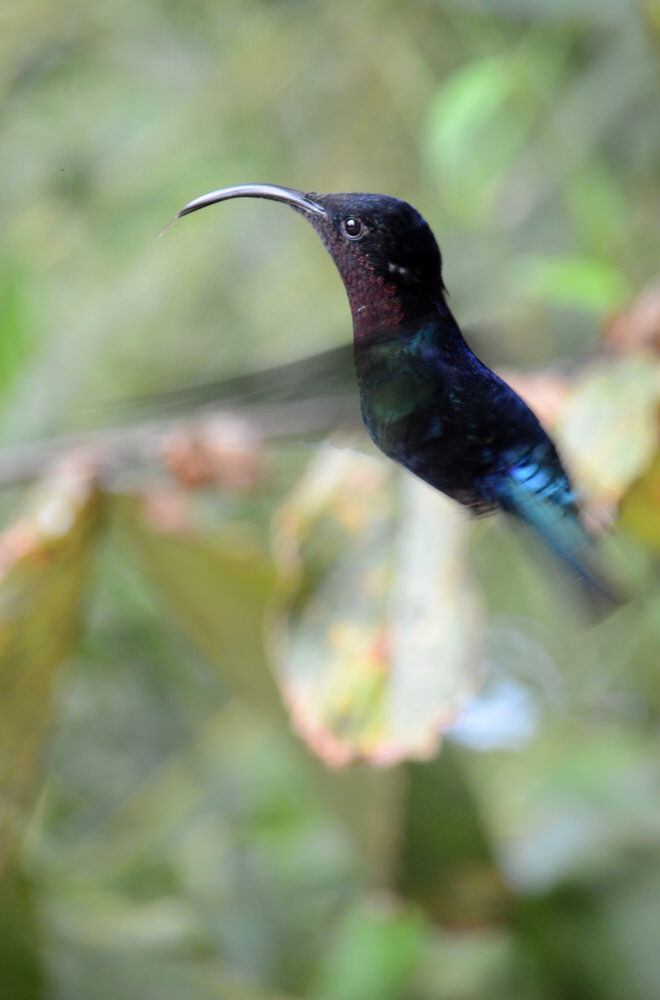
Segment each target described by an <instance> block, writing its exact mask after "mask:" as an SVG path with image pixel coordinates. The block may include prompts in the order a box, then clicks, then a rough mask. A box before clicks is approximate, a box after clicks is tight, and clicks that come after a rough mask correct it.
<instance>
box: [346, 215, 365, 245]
mask: <svg viewBox="0 0 660 1000" xmlns="http://www.w3.org/2000/svg"><path fill="white" fill-rule="evenodd" d="M341 228H342V229H343V231H344V233H345V235H346V236H348V238H349V240H357V239H358V237H359V236H360V235H361V233H362V223H361V222H360V220H359V219H355V218H354V217H353V216H352V215H351V216H349V217H348V219H344V221H343V222H342V224H341Z"/></svg>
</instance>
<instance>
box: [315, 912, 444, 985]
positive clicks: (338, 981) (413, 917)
mask: <svg viewBox="0 0 660 1000" xmlns="http://www.w3.org/2000/svg"><path fill="white" fill-rule="evenodd" d="M426 935H427V931H426V927H425V923H424V920H423V918H422V917H421V915H420V914H419V913H418V912H416V911H415V910H411V909H404V910H397V909H394V908H392V907H389V908H388V907H387V906H384V905H381V906H369V905H366V906H361V907H360V908H358V909H355V910H352V911H349V912H348V913H347V914H346V916H345V917H344V919H343V921H342V923H341V925H340V927H339V929H338V932H337V936H336V938H335V941H334V942H333V944H332V945H331V947H330V948H329V950H328V953H327V954H326V956H325V959H324V962H323V965H322V968H321V970H320V972H319V975H318V982H317V984H316V986H315V988H313V990H312V994H311V995H312V997H313V998H314V1000H337V998H339V997H341V1000H399V998H400V997H402V996H405V995H407V987H408V986H409V984H410V982H411V979H412V976H413V973H414V970H415V967H416V965H417V963H418V961H419V959H420V957H421V954H422V949H423V946H424V942H425V939H426Z"/></svg>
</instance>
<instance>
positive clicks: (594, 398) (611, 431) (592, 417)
mask: <svg viewBox="0 0 660 1000" xmlns="http://www.w3.org/2000/svg"><path fill="white" fill-rule="evenodd" d="M659 403H660V360H658V359H657V358H654V357H652V356H651V355H632V356H630V357H627V358H623V359H617V360H615V361H609V362H607V363H606V364H602V365H599V366H598V367H595V368H593V369H591V370H590V371H589V372H588V373H587V374H586V376H585V377H584V378H583V379H582V380H581V381H580V382H578V384H577V386H576V387H575V389H574V390H573V392H572V393H571V394H570V396H569V398H568V401H567V402H566V404H565V405H564V407H563V408H562V410H561V414H560V417H559V419H558V421H557V423H556V425H555V433H556V436H557V442H558V444H559V446H560V448H561V452H562V455H563V456H564V458H565V459H566V461H567V462H568V463H569V465H570V467H571V468H572V469H573V470H574V471H575V475H576V478H577V480H578V482H579V483H580V485H581V487H582V488H583V489H584V490H585V492H586V493H587V495H589V496H590V497H591V498H592V499H593V500H594V502H595V504H596V505H601V506H603V507H611V506H612V505H613V504H616V503H618V501H619V500H620V499H621V497H622V496H623V495H624V494H625V492H626V491H627V490H628V489H629V488H630V487H631V486H632V484H633V483H634V482H635V481H636V480H637V479H638V478H639V477H640V476H641V475H642V474H643V473H644V472H645V471H646V470H647V469H648V468H649V466H650V465H651V462H652V460H653V456H654V455H655V454H656V452H657V449H658V443H659V425H658V404H659Z"/></svg>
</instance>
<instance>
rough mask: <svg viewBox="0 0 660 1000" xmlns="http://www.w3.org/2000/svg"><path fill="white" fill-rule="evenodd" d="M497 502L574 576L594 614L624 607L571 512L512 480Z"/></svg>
mask: <svg viewBox="0 0 660 1000" xmlns="http://www.w3.org/2000/svg"><path fill="white" fill-rule="evenodd" d="M499 500H500V503H501V505H502V507H503V508H504V509H505V510H507V511H508V512H509V513H511V514H513V515H514V516H516V517H518V518H520V519H521V520H522V521H524V522H525V523H526V524H528V525H529V526H530V527H531V528H533V529H534V531H536V532H537V533H538V534H539V535H540V536H541V537H542V538H543V540H544V542H545V543H546V545H547V546H548V548H549V549H550V550H551V551H552V552H553V553H554V554H555V556H557V557H558V558H559V560H560V561H561V562H562V563H563V564H564V565H566V566H568V567H569V568H570V569H571V570H572V571H573V572H574V573H575V574H576V575H577V577H578V578H579V579H580V581H581V582H582V584H583V585H584V590H585V593H586V595H587V597H588V599H589V603H590V605H592V607H594V609H595V610H597V611H598V612H599V613H606V612H607V611H612V610H614V608H615V607H618V606H619V605H620V604H622V603H624V601H625V598H624V596H623V594H622V593H621V592H620V591H619V589H618V588H617V587H616V586H615V585H614V584H613V583H611V582H610V580H609V579H608V578H607V576H606V574H605V573H604V571H603V570H602V568H601V567H600V566H599V564H598V562H599V561H598V558H597V554H596V551H595V543H594V539H593V538H592V537H591V536H590V535H589V534H588V532H587V530H586V529H585V528H584V527H583V526H582V524H581V523H580V520H579V517H578V514H577V512H576V510H575V508H573V507H563V506H561V505H560V504H558V503H557V502H556V500H552V499H550V498H549V497H544V496H539V495H538V494H535V493H531V492H530V491H529V490H526V489H525V487H524V484H522V483H520V482H518V481H516V480H515V479H513V478H512V477H507V479H506V480H505V482H504V483H503V484H502V486H501V488H500V497H499Z"/></svg>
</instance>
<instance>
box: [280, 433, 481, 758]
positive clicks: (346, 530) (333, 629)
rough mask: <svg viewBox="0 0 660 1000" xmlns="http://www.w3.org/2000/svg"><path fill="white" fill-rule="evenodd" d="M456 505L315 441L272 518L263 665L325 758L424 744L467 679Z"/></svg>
mask: <svg viewBox="0 0 660 1000" xmlns="http://www.w3.org/2000/svg"><path fill="white" fill-rule="evenodd" d="M466 530H467V529H466V523H465V520H464V518H463V516H462V514H461V513H460V512H459V510H458V509H457V507H456V506H455V505H454V504H452V503H451V502H450V501H448V500H446V499H445V498H443V497H441V496H440V495H439V494H438V493H437V492H435V491H433V490H431V489H430V488H429V487H427V486H425V485H424V484H422V483H420V482H418V481H417V480H414V479H413V478H412V477H408V476H406V477H401V476H400V475H399V474H398V472H397V471H396V470H395V469H394V468H393V467H392V466H391V465H389V464H386V463H384V462H382V461H380V460H376V459H373V458H367V457H366V456H364V455H359V454H357V453H355V452H352V451H350V450H338V449H335V448H326V449H325V450H323V451H322V452H320V453H319V455H318V456H317V457H316V458H315V460H314V461H313V462H312V464H311V466H310V468H309V470H308V473H307V475H306V476H305V477H304V479H303V481H302V482H301V483H300V485H299V487H298V488H297V489H296V491H295V492H294V494H293V495H292V497H291V499H290V500H289V501H288V503H287V504H285V506H284V507H283V508H282V510H281V511H280V513H279V516H278V517H277V519H276V522H275V541H274V545H275V553H276V561H277V563H278V566H279V569H280V573H281V582H280V597H279V615H278V616H275V626H276V627H275V630H274V637H275V649H276V669H277V673H278V677H279V680H280V684H281V687H282V690H283V695H284V698H285V700H286V702H287V704H288V706H289V709H290V711H291V715H292V718H293V722H294V725H295V726H296V728H297V729H298V731H299V732H300V733H301V734H302V735H303V736H304V737H305V739H306V740H307V742H308V743H309V744H310V746H311V747H312V748H313V749H314V750H315V752H316V753H318V754H319V755H320V756H321V757H323V759H324V760H326V761H327V762H329V763H331V764H333V765H342V764H346V763H348V762H349V761H350V760H353V759H355V758H360V757H362V758H366V759H367V760H370V761H372V762H376V763H381V764H386V763H394V762H396V761H399V760H401V759H404V758H407V757H413V758H418V759H422V758H428V757H431V756H433V755H434V754H435V753H436V751H437V749H438V746H439V743H440V737H441V734H442V732H443V730H444V729H446V728H447V727H448V726H449V725H451V723H452V722H453V721H454V720H455V718H456V716H457V715H458V713H459V712H460V710H461V708H462V707H463V706H464V705H465V704H466V703H467V702H468V701H469V699H470V698H471V697H472V695H473V693H474V691H475V689H476V688H477V686H478V679H479V665H480V660H481V636H482V618H481V608H480V601H479V598H478V596H477V593H476V590H475V587H474V585H473V584H472V582H471V580H470V577H469V574H468V572H467V568H466V564H465V538H466Z"/></svg>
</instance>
